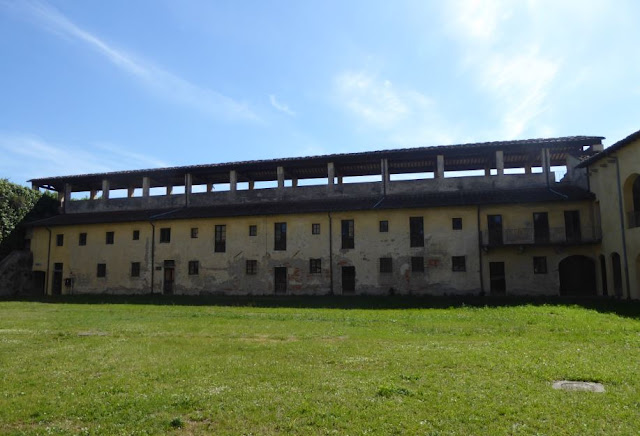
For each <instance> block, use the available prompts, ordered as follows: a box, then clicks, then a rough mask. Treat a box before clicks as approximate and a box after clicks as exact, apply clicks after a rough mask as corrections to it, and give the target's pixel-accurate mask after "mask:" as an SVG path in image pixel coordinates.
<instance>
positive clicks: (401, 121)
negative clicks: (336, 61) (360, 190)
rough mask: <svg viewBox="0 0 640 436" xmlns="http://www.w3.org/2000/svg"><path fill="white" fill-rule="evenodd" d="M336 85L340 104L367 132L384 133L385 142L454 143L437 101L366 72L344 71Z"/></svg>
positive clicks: (408, 144)
mask: <svg viewBox="0 0 640 436" xmlns="http://www.w3.org/2000/svg"><path fill="white" fill-rule="evenodd" d="M334 82H335V94H336V100H337V102H338V104H339V105H341V106H342V107H343V108H344V109H345V110H346V111H347V112H348V113H350V114H351V115H352V116H353V117H355V119H357V120H358V121H359V123H361V125H362V126H363V127H365V128H366V129H367V130H373V131H376V132H383V133H384V134H385V136H384V142H387V143H394V144H401V145H402V146H405V147H408V146H419V145H435V144H446V143H451V142H452V141H453V140H454V136H453V135H454V133H452V132H453V130H452V129H449V127H450V126H449V123H447V122H445V120H444V119H443V118H442V116H441V115H440V114H439V112H438V108H437V104H436V102H435V101H434V100H433V99H431V98H430V97H428V96H426V95H424V94H423V93H421V92H419V91H417V90H415V89H411V88H405V87H400V86H396V85H394V84H393V83H392V82H391V81H390V80H388V79H380V78H378V77H377V76H376V75H374V74H371V73H368V72H364V71H346V72H343V73H341V74H339V75H337V76H336V78H335V80H334Z"/></svg>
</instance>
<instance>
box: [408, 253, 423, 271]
mask: <svg viewBox="0 0 640 436" xmlns="http://www.w3.org/2000/svg"><path fill="white" fill-rule="evenodd" d="M411 272H414V273H422V272H424V257H421V256H414V257H412V258H411Z"/></svg>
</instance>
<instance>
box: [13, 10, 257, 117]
mask: <svg viewBox="0 0 640 436" xmlns="http://www.w3.org/2000/svg"><path fill="white" fill-rule="evenodd" d="M8 6H9V7H12V8H14V9H16V10H17V11H18V13H21V14H23V15H25V16H26V17H28V18H31V19H33V20H34V21H35V22H36V23H37V24H38V25H40V26H41V27H43V28H45V29H47V30H49V31H51V32H53V33H55V34H57V35H60V36H62V37H66V38H71V39H73V40H77V41H80V42H82V43H84V44H85V45H87V46H88V47H89V48H90V49H92V50H93V51H95V52H96V53H99V54H100V55H102V56H103V57H104V58H106V59H107V60H108V61H109V62H111V63H112V64H113V65H115V66H116V67H118V68H119V69H120V70H122V71H124V72H125V73H127V74H129V75H131V76H132V77H134V78H135V79H137V80H138V81H139V82H140V83H141V84H142V85H144V86H145V87H146V88H147V89H149V90H150V91H151V92H153V93H155V94H157V95H159V96H161V97H162V98H165V99H167V100H170V101H173V102H175V103H179V104H182V105H185V106H189V107H192V108H195V109H197V110H199V111H201V112H203V113H204V114H206V115H209V116H212V117H214V118H216V119H232V120H253V121H259V120H260V119H259V117H258V116H257V115H256V114H255V113H254V112H253V111H252V110H251V108H249V106H248V105H247V104H246V103H242V102H239V101H236V100H234V99H233V98H230V97H228V96H226V95H223V94H221V93H219V92H217V91H214V90H212V89H209V88H206V87H201V86H198V85H196V84H194V83H192V82H190V81H189V80H186V79H184V78H182V77H180V76H178V75H176V74H173V73H171V72H169V71H167V70H165V69H162V68H160V67H158V66H156V65H154V64H153V63H151V62H148V61H144V60H142V59H139V58H137V57H136V56H134V55H132V54H129V53H127V52H126V51H124V50H121V49H118V48H115V47H113V46H111V45H110V44H108V43H107V42H105V41H104V40H102V39H100V38H99V37H98V36H96V35H94V34H92V33H90V32H89V31H87V30H85V29H83V28H81V27H80V26H78V25H77V24H75V23H74V22H73V21H71V20H70V19H69V18H67V17H66V16H65V15H63V14H62V13H61V12H59V11H58V10H57V9H55V8H53V7H52V6H50V5H48V4H46V3H43V2H39V1H25V2H21V3H15V4H13V3H10V4H8Z"/></svg>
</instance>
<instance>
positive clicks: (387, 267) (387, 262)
mask: <svg viewBox="0 0 640 436" xmlns="http://www.w3.org/2000/svg"><path fill="white" fill-rule="evenodd" d="M392 271H393V264H392V262H391V258H390V257H381V258H380V272H381V273H390V272H392Z"/></svg>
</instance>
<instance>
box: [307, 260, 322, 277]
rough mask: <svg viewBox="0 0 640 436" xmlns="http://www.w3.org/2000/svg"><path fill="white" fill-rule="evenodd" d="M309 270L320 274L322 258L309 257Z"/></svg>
mask: <svg viewBox="0 0 640 436" xmlns="http://www.w3.org/2000/svg"><path fill="white" fill-rule="evenodd" d="M309 272H310V273H311V274H320V273H321V272H322V259H309Z"/></svg>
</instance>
